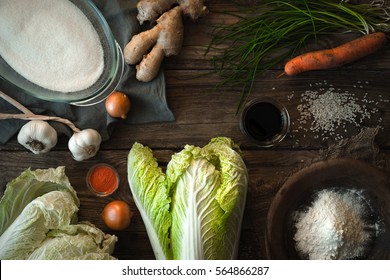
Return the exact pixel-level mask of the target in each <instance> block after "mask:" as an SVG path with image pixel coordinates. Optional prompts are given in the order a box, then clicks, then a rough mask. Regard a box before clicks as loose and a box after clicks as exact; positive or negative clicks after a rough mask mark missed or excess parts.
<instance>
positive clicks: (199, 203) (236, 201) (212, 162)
mask: <svg viewBox="0 0 390 280" xmlns="http://www.w3.org/2000/svg"><path fill="white" fill-rule="evenodd" d="M128 180H129V184H130V188H131V191H132V193H133V197H134V201H135V204H136V206H137V207H138V209H139V211H140V213H141V216H142V219H143V221H144V223H145V226H146V230H147V233H148V236H149V239H150V242H151V244H152V248H153V250H154V253H155V256H156V258H157V259H234V258H236V256H237V251H238V242H239V237H240V231H241V221H242V215H243V212H244V207H245V199H246V192H247V184H248V174H247V169H246V166H245V163H244V161H243V159H242V157H241V151H240V149H239V147H238V146H237V145H236V144H235V143H234V142H233V141H232V140H231V139H229V138H225V137H218V138H214V139H212V140H211V141H210V143H209V144H208V145H206V146H205V147H203V148H199V147H195V146H192V145H186V146H185V147H184V149H183V150H182V151H180V152H178V153H176V154H174V155H173V156H172V159H171V161H170V162H169V163H168V165H167V170H166V173H163V171H162V169H161V168H160V167H159V166H158V163H157V160H156V159H155V158H154V156H153V153H152V150H151V149H150V148H148V147H145V146H143V145H142V144H139V143H135V144H134V145H133V147H132V149H131V150H130V152H129V156H128Z"/></svg>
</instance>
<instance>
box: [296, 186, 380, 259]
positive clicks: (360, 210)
mask: <svg viewBox="0 0 390 280" xmlns="http://www.w3.org/2000/svg"><path fill="white" fill-rule="evenodd" d="M367 211H368V207H367V203H366V202H365V201H364V200H363V198H362V197H361V195H360V194H359V193H358V192H356V191H353V190H350V191H347V192H343V193H341V192H338V191H333V190H323V191H321V192H319V193H318V196H317V197H316V199H315V200H314V201H313V203H312V205H311V206H310V207H308V208H307V209H304V210H302V211H298V212H297V213H296V217H295V220H296V223H295V228H296V233H295V235H294V240H295V242H296V249H297V252H298V253H299V254H300V255H301V256H302V257H303V258H305V257H307V258H308V259H311V260H331V259H341V260H343V259H354V258H359V257H362V256H363V255H364V254H365V253H366V250H367V248H368V247H367V246H368V244H369V242H370V241H371V240H372V238H373V236H374V235H375V233H376V231H377V230H378V225H377V224H376V222H374V223H371V222H367V221H366V219H365V218H364V216H367Z"/></svg>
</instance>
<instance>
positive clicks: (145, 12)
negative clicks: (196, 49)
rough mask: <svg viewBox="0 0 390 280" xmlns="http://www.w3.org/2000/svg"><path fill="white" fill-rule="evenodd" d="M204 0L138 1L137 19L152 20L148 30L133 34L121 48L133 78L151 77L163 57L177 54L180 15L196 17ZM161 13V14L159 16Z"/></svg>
mask: <svg viewBox="0 0 390 280" xmlns="http://www.w3.org/2000/svg"><path fill="white" fill-rule="evenodd" d="M203 2H204V0H140V1H139V2H138V5H137V8H138V15H137V19H138V20H139V22H140V24H143V23H144V22H145V21H149V22H156V25H155V26H154V27H153V28H151V29H150V30H147V31H144V32H141V33H139V34H136V35H134V36H133V37H132V38H131V40H130V42H129V43H128V44H127V45H126V47H125V49H124V58H125V62H126V63H127V64H131V65H135V64H137V63H139V64H138V65H137V66H136V70H137V73H136V79H137V80H139V81H142V82H149V81H151V80H153V79H154V78H155V77H156V76H157V74H158V72H159V69H160V66H161V63H162V61H163V59H164V57H168V56H172V55H178V54H179V53H180V50H181V48H182V45H183V34H184V26H183V19H182V15H183V14H184V15H188V16H189V17H190V18H191V19H193V20H196V19H198V18H199V17H200V16H203V15H204V14H205V13H207V8H206V7H205V6H204V5H203ZM160 15H161V16H160Z"/></svg>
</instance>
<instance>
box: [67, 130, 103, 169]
mask: <svg viewBox="0 0 390 280" xmlns="http://www.w3.org/2000/svg"><path fill="white" fill-rule="evenodd" d="M101 142H102V137H101V136H100V134H99V132H97V131H96V130H94V129H91V128H88V129H84V130H81V131H80V132H76V133H74V134H73V136H72V137H71V138H70V139H69V142H68V148H69V150H70V152H71V153H72V156H73V158H74V159H75V160H77V161H83V160H86V159H89V158H91V157H93V156H95V155H96V153H97V152H98V151H99V148H100V143H101Z"/></svg>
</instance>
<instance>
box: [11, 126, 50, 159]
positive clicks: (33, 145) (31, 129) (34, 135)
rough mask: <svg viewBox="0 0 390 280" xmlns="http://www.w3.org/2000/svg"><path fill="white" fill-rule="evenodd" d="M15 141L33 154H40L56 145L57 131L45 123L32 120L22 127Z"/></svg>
mask: <svg viewBox="0 0 390 280" xmlns="http://www.w3.org/2000/svg"><path fill="white" fill-rule="evenodd" d="M17 139H18V142H19V144H21V145H22V146H24V147H25V148H27V149H28V150H30V151H31V152H33V153H34V154H42V153H47V152H48V151H50V150H51V149H52V148H53V147H54V146H55V145H56V144H57V131H56V130H55V129H54V128H53V127H52V126H51V125H50V124H48V123H47V122H45V121H41V120H32V121H29V122H28V123H26V124H25V125H23V126H22V128H21V129H20V131H19V134H18V137H17Z"/></svg>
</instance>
